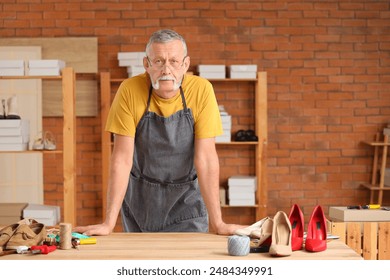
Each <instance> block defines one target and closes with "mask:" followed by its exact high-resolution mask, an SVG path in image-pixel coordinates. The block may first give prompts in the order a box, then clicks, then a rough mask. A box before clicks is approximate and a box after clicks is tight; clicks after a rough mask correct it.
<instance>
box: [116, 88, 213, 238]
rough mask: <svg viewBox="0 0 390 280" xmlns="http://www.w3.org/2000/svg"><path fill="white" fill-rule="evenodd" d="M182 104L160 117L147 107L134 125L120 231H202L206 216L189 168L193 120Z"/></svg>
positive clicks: (193, 173)
mask: <svg viewBox="0 0 390 280" xmlns="http://www.w3.org/2000/svg"><path fill="white" fill-rule="evenodd" d="M180 95H181V98H182V102H183V107H184V109H183V110H181V111H178V112H176V113H175V114H173V115H171V116H169V117H167V118H165V117H162V116H159V115H157V114H156V113H154V112H150V111H149V106H150V100H151V96H152V87H150V90H149V97H148V102H147V107H146V110H145V113H144V115H143V116H142V118H141V120H140V122H139V123H138V125H137V129H136V133H135V139H134V141H135V143H134V145H135V146H134V158H133V167H132V170H131V173H130V179H129V184H128V187H127V191H126V195H125V198H124V200H123V203H122V211H121V215H122V224H123V229H124V231H126V232H185V231H186V232H207V231H208V215H207V210H206V207H205V204H204V202H203V198H202V196H201V194H200V189H199V184H198V177H197V174H196V171H195V167H194V120H193V118H192V113H191V109H190V108H187V104H186V101H185V98H184V93H183V90H182V88H181V87H180Z"/></svg>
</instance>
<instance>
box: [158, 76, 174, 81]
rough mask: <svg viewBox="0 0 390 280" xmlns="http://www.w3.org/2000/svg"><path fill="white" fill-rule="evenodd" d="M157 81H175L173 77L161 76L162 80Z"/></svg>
mask: <svg viewBox="0 0 390 280" xmlns="http://www.w3.org/2000/svg"><path fill="white" fill-rule="evenodd" d="M157 81H175V79H174V78H172V77H171V76H161V77H160V78H158V79H157Z"/></svg>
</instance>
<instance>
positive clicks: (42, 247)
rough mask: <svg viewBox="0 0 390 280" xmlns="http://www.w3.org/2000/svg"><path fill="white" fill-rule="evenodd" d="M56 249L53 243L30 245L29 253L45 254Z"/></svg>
mask: <svg viewBox="0 0 390 280" xmlns="http://www.w3.org/2000/svg"><path fill="white" fill-rule="evenodd" d="M55 249H57V246H55V245H50V246H47V245H40V246H31V253H33V254H44V255H47V254H49V253H50V252H53V251H55Z"/></svg>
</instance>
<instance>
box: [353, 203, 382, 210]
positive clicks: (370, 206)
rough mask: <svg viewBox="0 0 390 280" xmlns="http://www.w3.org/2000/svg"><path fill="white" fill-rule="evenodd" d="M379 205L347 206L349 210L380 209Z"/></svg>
mask: <svg viewBox="0 0 390 280" xmlns="http://www.w3.org/2000/svg"><path fill="white" fill-rule="evenodd" d="M380 208H381V206H380V205H379V204H367V205H352V206H347V209H380Z"/></svg>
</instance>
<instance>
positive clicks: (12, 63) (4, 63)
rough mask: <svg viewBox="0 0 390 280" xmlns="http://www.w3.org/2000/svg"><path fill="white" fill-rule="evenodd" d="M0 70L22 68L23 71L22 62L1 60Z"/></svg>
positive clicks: (18, 60) (19, 60)
mask: <svg viewBox="0 0 390 280" xmlns="http://www.w3.org/2000/svg"><path fill="white" fill-rule="evenodd" d="M0 68H6V69H7V68H22V69H24V60H21V59H1V60H0Z"/></svg>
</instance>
